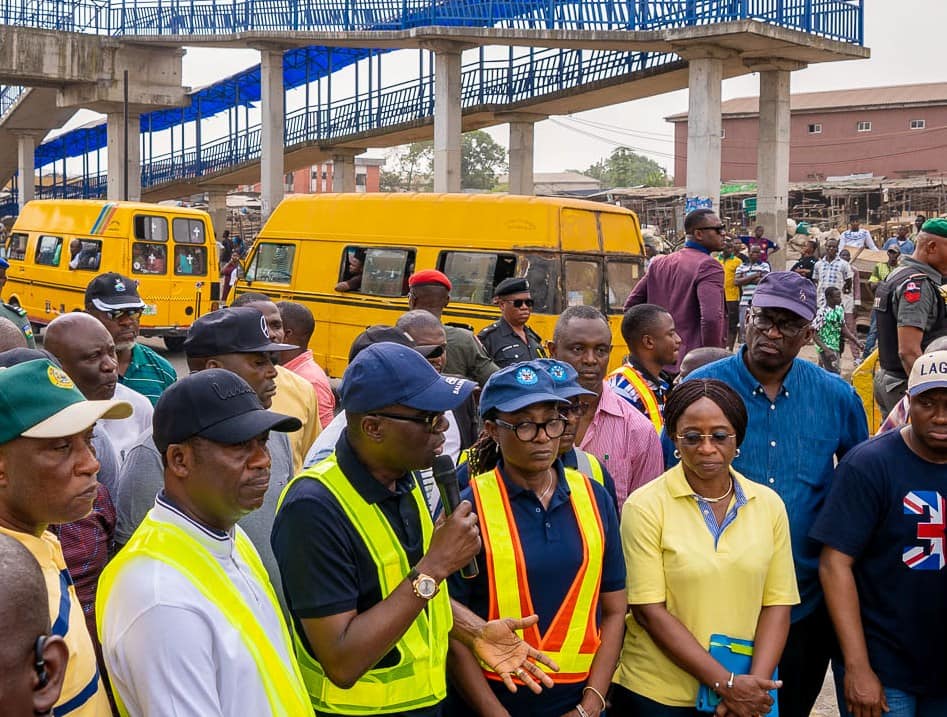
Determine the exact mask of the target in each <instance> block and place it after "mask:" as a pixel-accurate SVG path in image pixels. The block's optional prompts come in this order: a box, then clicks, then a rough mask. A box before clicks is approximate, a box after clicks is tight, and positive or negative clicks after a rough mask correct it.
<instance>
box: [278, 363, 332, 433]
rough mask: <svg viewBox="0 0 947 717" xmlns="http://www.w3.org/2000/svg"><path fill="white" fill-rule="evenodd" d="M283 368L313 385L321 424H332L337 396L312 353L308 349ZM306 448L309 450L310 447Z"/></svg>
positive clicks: (323, 425) (324, 425)
mask: <svg viewBox="0 0 947 717" xmlns="http://www.w3.org/2000/svg"><path fill="white" fill-rule="evenodd" d="M283 367H284V368H286V369H289V370H290V371H292V372H293V373H295V374H296V375H297V376H301V377H302V378H304V379H306V380H307V381H308V382H309V383H310V384H311V385H312V388H313V390H314V391H315V392H316V400H317V401H318V406H319V424H320V425H321V426H322V427H323V428H325V427H326V426H328V425H329V424H330V423H332V419H333V418H335V394H334V393H332V386H331V385H330V384H329V377H328V376H326V372H325V371H323V370H322V366H320V365H319V364H317V363H316V361H315V359H314V358H313V357H312V351H309V350H308V349H307V350H306V351H303V352H302V353H301V354H299V356H297V357H296V358H294V359H292V360H291V361H287V362H286V363H284V364H283ZM310 445H311V444H310ZM306 448H307V450H308V448H309V447H308V446H307V447H306Z"/></svg>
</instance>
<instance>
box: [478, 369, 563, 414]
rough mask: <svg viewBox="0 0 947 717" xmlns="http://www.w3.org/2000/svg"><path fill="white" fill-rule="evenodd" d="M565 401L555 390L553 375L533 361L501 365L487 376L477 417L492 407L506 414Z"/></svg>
mask: <svg viewBox="0 0 947 717" xmlns="http://www.w3.org/2000/svg"><path fill="white" fill-rule="evenodd" d="M548 402H552V403H568V399H566V398H564V397H563V396H562V395H561V394H560V393H559V392H558V391H557V390H556V385H555V382H554V381H553V378H552V375H551V374H550V373H549V371H548V370H547V369H546V368H545V367H544V366H542V365H539V364H538V363H537V362H534V361H524V362H522V363H515V364H513V365H512V366H507V367H506V368H501V369H500V370H499V371H497V372H496V373H494V374H493V375H492V376H490V378H489V379H487V383H486V384H485V385H484V387H483V391H482V392H481V394H480V416H481V417H483V416H486V415H487V412H488V411H490V410H491V409H496V410H498V411H503V412H504V413H509V412H510V411H519V410H520V409H521V408H526V407H527V406H532V405H533V404H535V403H548Z"/></svg>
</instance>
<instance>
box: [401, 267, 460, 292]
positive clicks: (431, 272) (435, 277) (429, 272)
mask: <svg viewBox="0 0 947 717" xmlns="http://www.w3.org/2000/svg"><path fill="white" fill-rule="evenodd" d="M425 284H438V285H439V286H443V287H445V288H446V289H447V290H448V291H450V290H451V288H453V287H451V284H450V279H448V278H447V276H445V275H444V274H442V273H441V272H439V271H438V270H437V269H424V270H423V271H416V272H415V273H413V274H412V275H411V276H410V277H409V278H408V286H424V285H425Z"/></svg>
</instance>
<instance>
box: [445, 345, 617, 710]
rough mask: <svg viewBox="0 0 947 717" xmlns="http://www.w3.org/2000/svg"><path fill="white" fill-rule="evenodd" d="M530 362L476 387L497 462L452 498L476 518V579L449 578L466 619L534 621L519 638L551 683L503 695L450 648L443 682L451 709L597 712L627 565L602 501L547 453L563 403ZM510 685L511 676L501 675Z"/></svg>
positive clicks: (465, 655)
mask: <svg viewBox="0 0 947 717" xmlns="http://www.w3.org/2000/svg"><path fill="white" fill-rule="evenodd" d="M568 403H569V402H568V401H567V400H566V399H564V398H562V394H560V393H559V392H558V391H557V389H556V385H555V382H554V378H553V374H552V373H550V370H549V369H547V368H546V367H545V366H544V365H543V364H542V363H540V362H538V361H530V362H524V363H520V364H516V365H514V366H510V367H507V368H505V369H501V370H500V371H498V372H497V373H495V374H493V376H491V377H490V379H489V380H488V381H487V383H486V385H485V386H484V389H483V393H482V395H481V397H480V415H481V416H482V417H483V419H484V427H485V431H486V433H487V435H488V436H489V437H490V438H491V439H492V440H493V441H494V442H495V444H496V449H497V453H498V458H497V463H496V467H495V468H494V469H493V470H489V471H486V472H482V473H480V474H479V475H477V476H476V477H474V478H473V479H472V481H471V483H470V487H468V488H467V489H466V490H465V491H464V492H463V494H462V495H461V498H462V499H467V500H471V501H472V502H473V504H474V506H475V510H476V512H477V515H478V516H479V520H480V531H481V537H482V538H483V544H484V547H483V550H482V551H481V554H480V556H479V558H478V562H479V565H480V574H479V575H478V576H477V577H476V578H474V579H472V580H465V579H463V578H462V577H461V576H460V575H454V576H453V577H452V578H451V583H450V592H451V597H453V598H454V599H456V600H458V601H459V602H462V603H464V604H465V605H467V606H468V607H470V608H471V609H472V610H473V611H474V612H476V613H478V614H479V615H482V616H483V617H487V616H488V615H494V616H503V617H516V616H528V615H531V614H536V615H538V616H539V622H538V624H537V625H535V626H533V627H531V628H529V629H527V630H526V631H525V634H524V635H523V637H524V639H525V640H526V641H527V642H529V643H530V644H531V645H534V646H536V647H537V648H539V649H541V650H542V651H543V652H545V653H546V654H547V655H549V656H550V657H552V659H554V660H555V661H556V662H557V663H558V665H559V672H557V673H553V674H552V679H553V680H554V682H555V683H556V684H555V687H553V688H552V689H549V690H544V691H543V693H542V694H540V695H535V694H533V693H532V692H530V691H529V690H525V689H520V690H519V691H518V692H516V693H515V694H511V693H509V692H507V690H506V689H505V688H504V687H503V682H502V681H501V680H502V678H503V677H504V675H498V674H496V673H494V672H491V671H490V670H488V669H485V668H484V667H483V666H482V665H480V664H478V663H477V661H476V660H475V659H474V658H473V656H472V655H471V653H470V652H469V650H467V649H466V648H464V647H463V646H461V645H456V644H452V645H451V656H450V661H449V666H450V670H451V677H452V682H453V685H454V687H455V689H456V692H457V693H459V696H460V697H461V698H462V699H463V700H464V701H465V702H466V707H461V706H459V705H456V706H453V707H452V709H451V710H450V714H452V715H453V714H484V715H486V714H489V715H495V714H510V715H530V717H532V716H536V717H561V716H562V715H568V716H569V717H595V716H596V715H599V714H601V713H602V712H603V711H604V707H605V699H604V695H605V692H606V690H607V688H608V685H609V682H610V680H611V676H612V673H613V671H614V668H615V663H616V661H617V660H618V654H619V651H620V649H621V636H622V632H623V620H624V614H625V597H624V594H623V588H624V575H625V568H624V563H623V560H622V556H621V543H620V536H619V532H618V518H617V515H616V513H615V510H614V504H613V502H612V499H611V498H609V496H608V493H607V492H606V490H605V489H604V488H603V487H602V486H601V485H600V484H599V483H597V482H596V481H594V480H592V479H590V478H588V477H586V476H585V475H583V474H582V473H580V472H578V471H576V470H573V469H569V468H564V467H563V465H562V463H561V461H559V460H558V458H557V456H558V453H559V450H558V447H559V446H558V444H559V438H560V437H561V436H562V435H563V433H564V432H565V430H566V427H567V420H566V418H564V417H563V416H562V415H561V413H560V411H561V410H563V408H565V407H566V406H567V405H568ZM506 676H507V677H512V678H513V679H514V681H515V680H517V678H518V675H515V674H514V675H506Z"/></svg>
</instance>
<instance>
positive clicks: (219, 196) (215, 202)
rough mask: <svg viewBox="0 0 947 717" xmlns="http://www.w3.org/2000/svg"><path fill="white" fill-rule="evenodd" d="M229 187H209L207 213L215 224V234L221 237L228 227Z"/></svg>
mask: <svg viewBox="0 0 947 717" xmlns="http://www.w3.org/2000/svg"><path fill="white" fill-rule="evenodd" d="M228 189H229V187H213V188H211V187H208V188H207V213H208V214H210V221H211V224H213V225H214V235H215V236H216V237H217V238H218V239H219V238H220V237H221V236H222V235H223V233H224V229H226V228H227V219H228V218H229V211H228V209H227V190H228Z"/></svg>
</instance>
